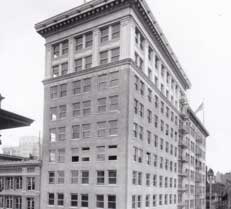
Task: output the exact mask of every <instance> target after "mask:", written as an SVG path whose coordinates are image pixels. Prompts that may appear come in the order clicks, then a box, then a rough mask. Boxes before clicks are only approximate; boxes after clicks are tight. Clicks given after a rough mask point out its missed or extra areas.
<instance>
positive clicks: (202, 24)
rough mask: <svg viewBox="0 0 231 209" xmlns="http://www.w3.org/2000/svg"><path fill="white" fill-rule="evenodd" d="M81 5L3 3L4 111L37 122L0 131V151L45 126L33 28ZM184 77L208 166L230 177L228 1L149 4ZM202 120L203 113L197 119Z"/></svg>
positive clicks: (74, 0)
mask: <svg viewBox="0 0 231 209" xmlns="http://www.w3.org/2000/svg"><path fill="white" fill-rule="evenodd" d="M82 2H83V0H49V1H47V0H39V1H36V0H7V1H4V2H2V4H1V7H0V25H1V27H0V60H1V67H0V93H1V94H2V95H3V96H5V97H6V99H5V100H4V101H3V103H2V108H4V109H7V110H9V111H13V112H16V113H18V114H20V115H24V116H27V117H29V118H32V119H34V120H35V122H34V123H33V125H32V126H30V127H25V128H20V129H11V130H6V131H1V134H2V135H3V136H2V143H3V145H2V146H8V145H17V143H18V139H19V138H20V137H22V136H28V135H33V136H38V135H39V132H42V123H43V84H42V80H43V78H44V62H45V48H44V43H45V42H44V39H43V38H42V37H41V36H40V35H38V34H37V33H36V32H35V29H34V24H36V23H37V22H40V21H42V20H44V19H46V18H48V17H51V16H53V15H56V14H58V13H60V12H63V11H66V10H68V9H71V8H73V7H76V6H78V5H79V4H81V3H82ZM147 2H148V4H149V6H150V8H151V10H152V12H153V14H154V16H155V17H156V19H157V21H158V23H159V25H160V26H161V28H162V30H163V31H164V34H165V36H166V37H167V39H168V41H169V43H170V45H171V46H172V48H173V50H174V52H175V54H176V55H177V57H178V59H179V61H180V63H181V65H182V66H183V69H184V71H185V72H186V74H187V75H188V77H189V79H190V81H191V83H192V88H191V90H189V91H188V98H189V101H190V104H191V106H192V108H193V109H194V110H195V109H196V108H197V107H198V106H199V105H200V104H201V102H202V101H204V103H205V126H206V128H207V129H208V130H209V132H210V137H209V138H208V139H207V164H208V166H209V167H212V168H213V169H214V170H215V171H221V172H228V171H231V164H229V163H228V162H229V160H230V159H231V152H230V150H231V140H230V139H231V131H230V130H231V125H230V123H229V117H230V116H231V108H230V107H231V98H230V97H231V95H229V93H228V92H229V90H231V82H230V77H231V71H230V70H231V59H230V58H231V51H230V48H231V41H230V37H231V27H230V19H231V13H230V8H231V2H230V0H203V1H201V0H193V1H185V0H174V1H173V0H147ZM198 117H200V118H201V119H202V113H198Z"/></svg>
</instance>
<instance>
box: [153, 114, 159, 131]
mask: <svg viewBox="0 0 231 209" xmlns="http://www.w3.org/2000/svg"><path fill="white" fill-rule="evenodd" d="M154 125H155V128H158V116H157V115H155V116H154Z"/></svg>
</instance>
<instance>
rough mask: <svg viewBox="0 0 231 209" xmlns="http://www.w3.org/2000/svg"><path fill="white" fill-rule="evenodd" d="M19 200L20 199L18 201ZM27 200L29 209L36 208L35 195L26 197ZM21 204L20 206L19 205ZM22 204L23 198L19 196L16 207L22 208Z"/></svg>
mask: <svg viewBox="0 0 231 209" xmlns="http://www.w3.org/2000/svg"><path fill="white" fill-rule="evenodd" d="M17 200H18V201H17ZM26 201H27V209H35V202H34V198H33V197H27V198H26ZM19 205H20V207H19ZM21 205H22V199H21V198H20V199H19V198H17V199H16V207H15V208H21Z"/></svg>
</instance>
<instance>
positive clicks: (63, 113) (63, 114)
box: [59, 105, 67, 118]
mask: <svg viewBox="0 0 231 209" xmlns="http://www.w3.org/2000/svg"><path fill="white" fill-rule="evenodd" d="M66 113H67V106H66V105H60V106H59V118H65V117H66Z"/></svg>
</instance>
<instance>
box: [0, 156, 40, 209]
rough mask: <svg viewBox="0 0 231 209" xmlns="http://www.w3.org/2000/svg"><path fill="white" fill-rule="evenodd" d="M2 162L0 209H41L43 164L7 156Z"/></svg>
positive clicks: (0, 169) (1, 158) (1, 157)
mask: <svg viewBox="0 0 231 209" xmlns="http://www.w3.org/2000/svg"><path fill="white" fill-rule="evenodd" d="M11 158H12V159H11ZM0 160H1V163H0V208H1V209H6V208H7V209H8V208H9V209H40V167H41V162H40V161H35V160H33V161H31V160H22V159H20V157H19V158H17V157H16V156H14V157H12V156H5V155H1V156H0ZM15 160H16V161H15Z"/></svg>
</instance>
